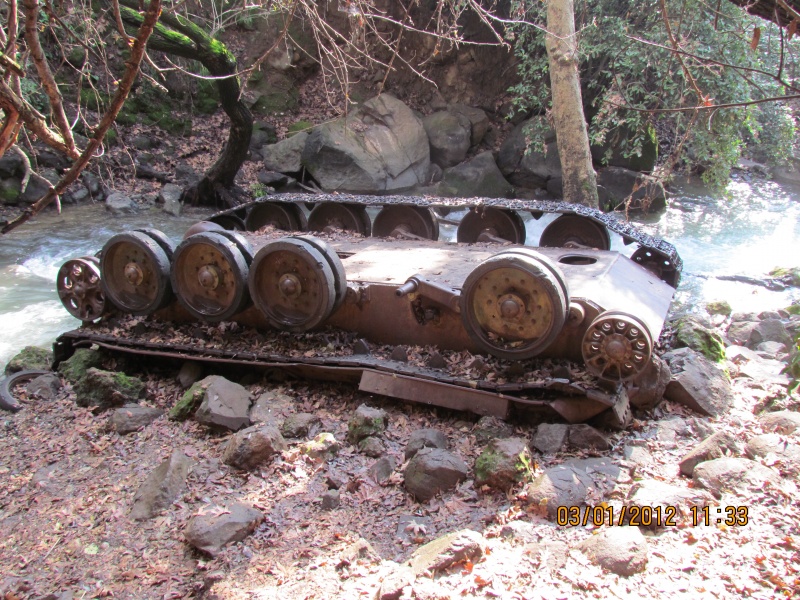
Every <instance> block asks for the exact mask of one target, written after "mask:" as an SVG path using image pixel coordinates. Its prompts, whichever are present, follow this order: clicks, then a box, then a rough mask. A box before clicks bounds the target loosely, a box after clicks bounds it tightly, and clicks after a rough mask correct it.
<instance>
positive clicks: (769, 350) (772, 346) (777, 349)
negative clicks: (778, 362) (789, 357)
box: [756, 342, 786, 359]
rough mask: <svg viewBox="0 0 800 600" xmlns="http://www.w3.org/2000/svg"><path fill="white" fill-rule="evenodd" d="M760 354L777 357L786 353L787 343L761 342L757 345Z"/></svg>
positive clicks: (768, 357) (769, 357)
mask: <svg viewBox="0 0 800 600" xmlns="http://www.w3.org/2000/svg"><path fill="white" fill-rule="evenodd" d="M756 350H757V351H758V354H759V356H761V357H762V358H767V359H775V358H777V357H778V356H780V355H782V354H785V353H786V344H782V343H781V342H761V343H760V344H759V345H758V346H756Z"/></svg>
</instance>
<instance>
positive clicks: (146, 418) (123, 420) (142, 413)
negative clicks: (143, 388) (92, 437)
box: [110, 404, 164, 435]
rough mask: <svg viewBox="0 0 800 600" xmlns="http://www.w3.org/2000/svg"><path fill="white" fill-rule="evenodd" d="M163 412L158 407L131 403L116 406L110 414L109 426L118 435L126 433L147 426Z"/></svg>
mask: <svg viewBox="0 0 800 600" xmlns="http://www.w3.org/2000/svg"><path fill="white" fill-rule="evenodd" d="M163 414H164V411H163V410H161V409H160V408H151V407H149V406H139V405H137V404H131V405H128V406H123V407H122V408H118V409H117V410H115V411H114V413H113V414H112V415H111V420H110V422H111V428H112V429H113V430H114V431H116V432H117V433H118V434H120V435H126V434H128V433H133V432H134V431H139V429H141V428H142V427H147V426H148V425H149V424H150V423H152V422H153V421H155V420H156V419H157V418H158V417H160V416H161V415H163Z"/></svg>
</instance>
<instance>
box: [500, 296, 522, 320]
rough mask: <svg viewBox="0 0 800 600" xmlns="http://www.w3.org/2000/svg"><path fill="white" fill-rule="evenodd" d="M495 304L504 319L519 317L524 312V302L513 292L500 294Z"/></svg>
mask: <svg viewBox="0 0 800 600" xmlns="http://www.w3.org/2000/svg"><path fill="white" fill-rule="evenodd" d="M497 304H498V307H499V309H500V316H502V317H503V318H504V319H519V318H520V317H521V316H522V315H524V314H525V302H523V300H522V298H520V297H519V296H517V295H515V294H506V295H505V296H501V297H500V298H499V299H498V303H497Z"/></svg>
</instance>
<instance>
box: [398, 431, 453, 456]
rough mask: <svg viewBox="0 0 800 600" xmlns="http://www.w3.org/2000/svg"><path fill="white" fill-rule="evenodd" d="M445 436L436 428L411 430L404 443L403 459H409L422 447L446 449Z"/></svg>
mask: <svg viewBox="0 0 800 600" xmlns="http://www.w3.org/2000/svg"><path fill="white" fill-rule="evenodd" d="M447 446H448V442H447V436H445V434H443V433H442V432H441V431H439V430H438V429H417V430H416V431H412V432H411V435H410V436H409V438H408V444H406V450H405V459H406V460H409V459H410V458H411V457H412V456H414V455H415V454H416V453H417V452H418V451H419V450H421V449H422V448H444V449H447Z"/></svg>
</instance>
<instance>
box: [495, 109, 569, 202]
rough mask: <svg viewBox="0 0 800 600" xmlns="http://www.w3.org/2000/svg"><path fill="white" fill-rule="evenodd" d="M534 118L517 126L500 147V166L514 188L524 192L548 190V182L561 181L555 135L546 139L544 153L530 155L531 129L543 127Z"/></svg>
mask: <svg viewBox="0 0 800 600" xmlns="http://www.w3.org/2000/svg"><path fill="white" fill-rule="evenodd" d="M539 120H540V117H535V118H534V119H530V120H528V121H524V122H522V123H520V124H519V125H517V127H515V128H514V130H513V131H512V132H511V133H510V134H509V135H508V136H507V137H506V139H505V140H504V141H503V144H502V145H501V146H500V152H499V153H498V156H497V165H498V167H499V168H500V171H501V172H502V173H503V175H504V176H505V177H506V178H507V179H508V180H509V181H510V182H511V183H512V184H514V185H516V186H520V187H525V188H534V189H536V188H545V187H546V186H547V182H548V180H549V179H552V178H554V177H561V160H560V158H559V156H558V146H557V144H556V139H555V133H553V132H549V133H548V134H546V135H545V137H544V143H545V145H544V148H543V150H538V149H531V150H530V152H529V151H528V136H529V132H530V131H531V128H534V127H538V126H540V125H541V123H540V122H539Z"/></svg>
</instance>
